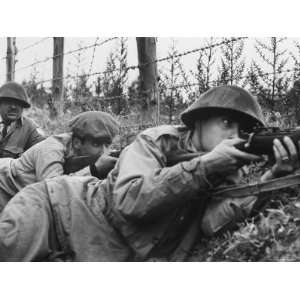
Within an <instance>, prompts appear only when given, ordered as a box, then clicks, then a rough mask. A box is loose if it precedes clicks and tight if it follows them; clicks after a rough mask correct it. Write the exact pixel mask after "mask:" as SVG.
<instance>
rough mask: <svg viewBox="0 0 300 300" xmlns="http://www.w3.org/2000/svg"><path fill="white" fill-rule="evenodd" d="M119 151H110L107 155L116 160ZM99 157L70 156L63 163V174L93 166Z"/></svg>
mask: <svg viewBox="0 0 300 300" xmlns="http://www.w3.org/2000/svg"><path fill="white" fill-rule="evenodd" d="M120 153H121V150H112V151H111V152H110V153H109V154H108V155H109V156H112V157H116V158H118V157H119V155H120ZM99 157H100V156H99V155H82V156H70V157H68V158H67V159H66V161H65V163H64V174H70V173H74V172H77V171H79V170H81V169H83V168H85V167H87V166H89V165H92V164H95V162H96V161H97V160H98V158H99Z"/></svg>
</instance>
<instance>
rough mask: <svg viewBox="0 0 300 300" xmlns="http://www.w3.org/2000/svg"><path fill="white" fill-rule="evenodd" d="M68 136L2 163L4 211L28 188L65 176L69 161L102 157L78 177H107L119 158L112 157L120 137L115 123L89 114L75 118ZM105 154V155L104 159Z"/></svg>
mask: <svg viewBox="0 0 300 300" xmlns="http://www.w3.org/2000/svg"><path fill="white" fill-rule="evenodd" d="M69 130H70V132H68V133H63V134H58V135H54V136H51V137H48V138H47V139H45V140H44V141H42V142H40V143H38V144H36V145H34V146H33V147H31V148H30V149H28V150H27V151H26V152H24V153H23V154H22V155H21V156H20V157H19V158H17V159H13V158H4V159H2V160H0V211H1V210H2V209H3V207H4V206H5V205H6V204H7V202H8V201H9V200H10V198H12V197H13V196H14V195H15V194H16V193H17V192H18V191H20V190H21V189H22V188H24V187H25V186H26V185H29V184H32V183H34V182H38V181H41V180H43V179H46V178H53V177H56V176H60V175H63V174H64V171H65V169H64V164H65V162H66V160H68V159H70V158H74V157H81V156H88V157H89V156H94V157H99V159H98V160H97V161H96V162H95V163H91V165H88V166H86V167H85V168H83V169H82V170H78V171H77V173H76V174H77V175H93V176H97V177H100V178H103V177H105V176H106V174H107V172H108V171H110V170H111V169H112V168H113V166H114V164H115V162H116V158H113V157H110V156H109V155H108V153H109V151H110V145H111V143H112V140H113V138H114V137H115V136H116V134H117V133H118V124H117V122H116V121H115V119H114V118H113V117H112V116H111V115H109V114H107V113H105V112H100V111H88V112H84V113H81V114H79V115H77V116H76V117H74V118H73V119H72V120H71V121H70V123H69ZM102 154H104V155H102Z"/></svg>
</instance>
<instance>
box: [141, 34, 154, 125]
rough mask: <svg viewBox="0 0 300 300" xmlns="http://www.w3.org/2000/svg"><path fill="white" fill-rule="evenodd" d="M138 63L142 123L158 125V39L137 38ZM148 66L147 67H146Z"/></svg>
mask: <svg viewBox="0 0 300 300" xmlns="http://www.w3.org/2000/svg"><path fill="white" fill-rule="evenodd" d="M136 41H137V50H138V63H139V66H140V68H139V70H140V78H141V89H142V95H141V96H142V101H143V103H142V111H141V117H142V123H153V122H155V123H156V124H157V123H158V120H159V109H158V107H157V105H158V89H157V79H158V75H157V64H156V63H151V62H152V61H154V60H156V38H155V37H137V38H136ZM145 64H146V65H145Z"/></svg>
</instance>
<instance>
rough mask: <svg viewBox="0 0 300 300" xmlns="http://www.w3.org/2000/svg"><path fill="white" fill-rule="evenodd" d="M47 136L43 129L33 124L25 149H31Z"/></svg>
mask: <svg viewBox="0 0 300 300" xmlns="http://www.w3.org/2000/svg"><path fill="white" fill-rule="evenodd" d="M45 138H46V136H45V135H44V134H42V131H41V130H40V129H38V128H37V127H35V126H34V125H32V128H31V131H30V133H29V135H28V139H27V142H26V145H25V149H24V150H27V149H29V148H30V147H32V146H33V145H35V144H37V143H39V142H41V141H43V140H44V139H45Z"/></svg>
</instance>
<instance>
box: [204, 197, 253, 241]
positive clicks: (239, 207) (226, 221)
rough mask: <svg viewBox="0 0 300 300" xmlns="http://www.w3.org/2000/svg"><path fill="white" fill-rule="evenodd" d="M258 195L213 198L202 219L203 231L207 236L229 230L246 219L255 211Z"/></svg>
mask: <svg viewBox="0 0 300 300" xmlns="http://www.w3.org/2000/svg"><path fill="white" fill-rule="evenodd" d="M257 199H258V197H257V196H248V197H243V198H225V199H214V198H212V199H211V200H210V202H209V203H208V205H207V207H206V210H205V213H204V215H203V218H202V221H201V231H202V232H203V233H204V234H205V235H207V236H213V235H215V234H217V233H219V232H222V231H225V230H228V229H230V228H232V227H233V226H234V225H236V224H237V223H238V222H242V221H244V220H245V219H246V218H247V217H249V216H250V214H251V213H252V211H253V207H254V205H255V204H256V202H257Z"/></svg>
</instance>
